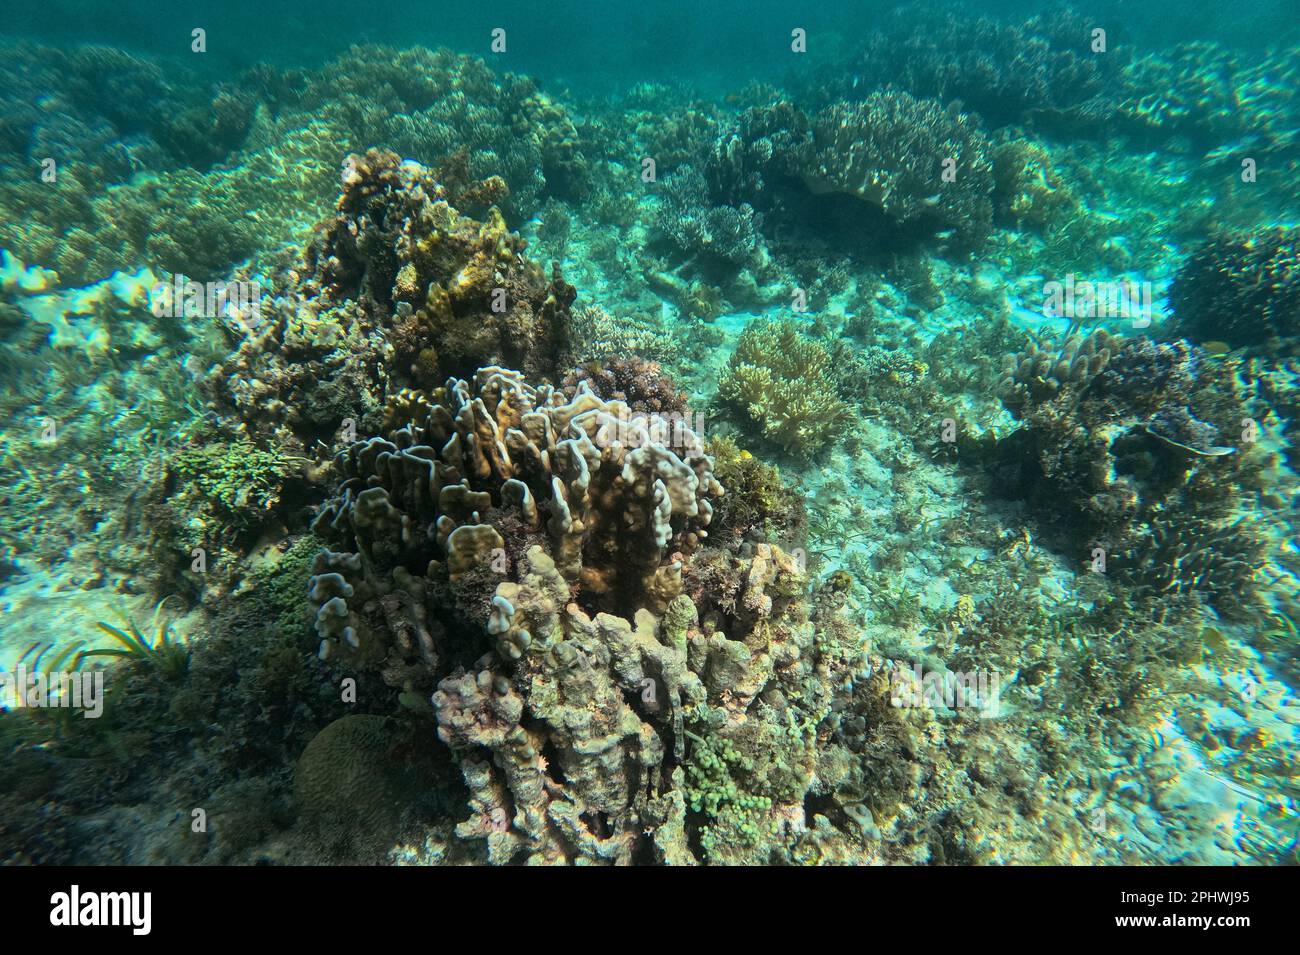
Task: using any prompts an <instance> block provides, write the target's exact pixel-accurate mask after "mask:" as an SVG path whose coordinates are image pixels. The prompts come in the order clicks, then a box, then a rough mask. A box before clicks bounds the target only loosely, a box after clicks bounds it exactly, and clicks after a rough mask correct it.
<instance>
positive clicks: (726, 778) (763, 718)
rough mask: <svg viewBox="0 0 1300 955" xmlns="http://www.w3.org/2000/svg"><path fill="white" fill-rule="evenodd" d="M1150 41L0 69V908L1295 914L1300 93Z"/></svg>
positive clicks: (777, 12)
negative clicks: (600, 886)
mask: <svg viewBox="0 0 1300 955" xmlns="http://www.w3.org/2000/svg"><path fill="white" fill-rule="evenodd" d="M1178 9H1179V11H1180V12H1179V13H1178V15H1177V16H1171V15H1170V13H1171V11H1170V9H1168V8H1163V7H1161V6H1160V5H1151V4H1142V5H1136V4H1131V3H1127V2H1114V3H1108V4H1101V3H1098V4H1079V5H1075V6H1073V7H1062V8H1059V9H1056V10H1054V11H1052V12H1050V13H1044V12H1040V11H1038V10H1037V9H1036V8H1035V5H1029V4H1017V3H991V2H990V3H981V4H969V5H956V4H953V5H943V6H941V7H939V8H938V9H935V8H933V7H932V6H927V5H915V6H907V5H901V6H900V5H895V4H884V3H881V4H874V3H862V4H856V3H855V4H825V3H822V4H768V3H758V4H754V3H749V4H736V3H722V4H713V5H710V6H709V7H708V8H707V9H705V8H702V7H700V6H699V5H690V4H683V3H651V4H643V5H629V4H621V5H597V4H590V3H579V2H568V3H557V4H551V5H548V6H546V7H544V8H543V7H542V6H540V5H537V4H494V5H493V6H492V9H491V10H489V11H484V10H482V9H479V8H477V7H471V5H468V4H453V3H447V4H432V5H431V4H427V3H422V4H413V3H412V4H406V3H391V4H380V5H378V6H374V7H367V8H365V9H364V11H363V10H362V9H361V8H359V7H357V6H356V5H354V4H353V5H343V4H331V3H324V4H322V3H316V4H312V5H310V6H307V5H297V4H284V5H280V6H277V7H275V8H274V10H273V11H268V9H267V8H266V7H265V6H259V5H253V4H242V3H230V4H221V5H213V4H188V5H181V6H180V7H179V8H178V7H176V6H171V7H169V8H168V10H167V12H166V13H165V14H160V13H159V12H158V11H157V9H156V5H154V4H144V3H126V4H119V5H116V6H115V7H114V8H113V9H112V10H111V11H110V10H108V9H107V8H103V9H101V8H97V7H95V6H93V5H86V4H84V3H73V2H65V3H47V4H42V5H40V6H39V7H36V6H35V5H30V6H28V7H22V6H20V7H19V8H18V9H15V10H14V11H12V12H11V14H10V15H8V16H7V18H6V20H5V23H4V26H3V32H0V49H3V53H4V56H3V58H0V72H2V73H3V74H4V75H3V80H4V82H3V83H0V167H2V171H3V176H0V209H2V211H3V214H2V215H0V253H2V254H0V369H3V374H4V380H5V384H6V387H5V389H4V390H3V392H0V400H2V401H3V418H0V485H2V486H3V487H4V489H5V490H4V498H5V506H4V508H3V510H2V511H0V706H3V712H2V713H0V743H2V744H3V745H2V746H0V751H2V752H3V756H2V757H0V758H2V759H3V760H4V763H3V771H0V812H2V814H3V817H4V818H5V819H7V820H13V822H12V824H11V825H9V826H7V827H6V828H4V831H3V833H0V855H3V858H4V859H5V861H11V862H34V863H68V862H87V861H92V860H93V861H96V862H129V863H157V864H168V863H170V864H179V863H187V864H190V863H208V864H223V863H224V864H252V863H259V862H272V863H313V864H339V863H355V862H383V863H388V864H458V863H473V864H505V863H521V862H525V861H528V862H565V863H577V862H593V861H594V862H610V863H633V864H693V863H709V864H741V865H768V864H773V865H776V864H854V865H875V864H889V863H902V864H915V865H935V864H962V865H987V864H1004V863H1008V864H1037V863H1057V864H1071V865H1119V864H1129V865H1152V864H1185V865H1217V864H1233V865H1271V864H1281V863H1291V862H1295V861H1296V851H1297V850H1296V846H1297V843H1296V839H1297V837H1298V835H1300V831H1298V828H1297V824H1296V819H1297V815H1296V804H1295V800H1296V798H1297V791H1296V784H1295V779H1296V759H1297V732H1298V729H1297V727H1300V701H1298V700H1297V698H1296V685H1297V680H1298V679H1300V662H1298V657H1297V652H1298V650H1297V647H1298V646H1300V644H1297V640H1300V635H1298V634H1297V631H1296V623H1295V621H1296V619H1297V616H1296V615H1297V607H1298V597H1297V579H1298V577H1300V555H1298V554H1297V539H1296V536H1295V529H1294V525H1293V515H1294V511H1295V505H1296V494H1297V488H1298V485H1297V477H1296V461H1297V450H1296V446H1295V442H1296V440H1297V430H1296V425H1295V420H1296V415H1297V395H1298V394H1300V391H1298V390H1297V384H1298V382H1297V375H1300V365H1298V364H1297V346H1298V344H1300V253H1298V252H1297V248H1298V246H1297V243H1298V241H1300V227H1298V226H1297V224H1296V223H1297V209H1298V207H1300V197H1298V196H1297V192H1296V188H1295V182H1296V175H1297V172H1298V171H1300V169H1298V168H1297V164H1298V163H1300V100H1297V97H1296V93H1295V90H1296V89H1297V84H1296V78H1297V77H1296V70H1297V63H1300V57H1298V56H1297V54H1298V53H1300V32H1298V31H1297V21H1296V18H1295V8H1294V5H1293V4H1289V3H1283V2H1277V3H1271V4H1257V5H1253V6H1252V7H1251V8H1250V9H1249V10H1241V9H1232V10H1223V9H1221V8H1220V5H1217V4H1205V5H1204V9H1202V10H1198V11H1197V14H1196V15H1195V16H1189V15H1187V14H1186V12H1185V10H1184V8H1182V7H1180V8H1178ZM124 766H130V767H132V771H131V772H129V773H126V772H121V771H120V769H121V767H124ZM196 809H202V811H203V812H202V815H203V819H204V822H203V824H202V825H201V826H199V827H198V828H187V829H186V830H185V832H186V833H188V835H183V834H182V833H180V832H179V831H172V830H173V828H174V827H175V825H178V824H177V823H175V820H176V819H182V818H183V819H185V820H191V819H192V818H194V817H193V813H194V811H195V810H196ZM186 825H187V826H188V822H187V823H186ZM87 831H93V832H94V833H96V835H95V836H94V837H93V838H86V837H85V836H84V833H85V832H87ZM189 836H195V838H189Z"/></svg>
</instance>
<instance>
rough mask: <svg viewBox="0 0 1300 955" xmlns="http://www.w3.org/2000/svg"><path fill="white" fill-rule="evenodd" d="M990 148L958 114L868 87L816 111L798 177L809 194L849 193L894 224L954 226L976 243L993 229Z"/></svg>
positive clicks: (934, 227) (932, 228) (933, 227)
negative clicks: (858, 96) (861, 94)
mask: <svg viewBox="0 0 1300 955" xmlns="http://www.w3.org/2000/svg"><path fill="white" fill-rule="evenodd" d="M990 148H991V147H990V145H989V143H988V141H987V139H985V137H984V134H983V133H982V132H980V130H979V128H978V127H977V126H976V124H975V122H974V121H973V120H972V119H971V118H970V117H969V116H968V115H966V114H965V113H961V112H958V111H957V110H955V109H951V108H950V109H946V110H945V109H944V107H943V106H942V104H941V103H939V102H938V101H934V100H919V99H915V98H913V97H912V96H909V95H908V94H906V93H894V92H889V93H873V94H872V95H871V96H869V97H868V98H867V99H866V100H865V101H864V102H862V103H836V104H834V105H832V106H829V107H827V108H826V109H825V110H823V111H822V112H820V113H818V114H817V116H816V117H815V118H814V120H813V123H812V145H811V149H810V150H809V152H808V154H807V158H806V160H805V162H804V164H803V168H802V176H803V180H804V183H805V184H806V185H807V186H808V188H809V189H810V190H811V191H813V192H814V193H818V194H825V193H846V194H848V195H852V196H855V197H857V198H859V199H862V200H863V201H865V202H867V203H869V204H870V205H872V206H874V207H877V208H879V209H880V210H881V211H882V212H883V213H884V214H885V216H886V218H887V219H888V220H889V221H890V222H891V223H893V224H894V225H895V226H898V227H902V228H911V227H922V228H925V227H927V226H928V228H929V229H930V231H941V230H943V229H949V230H955V231H956V232H957V233H958V234H959V235H960V236H961V237H962V239H963V241H964V242H966V243H969V244H978V243H979V242H981V241H982V240H983V239H984V237H985V236H986V235H987V234H988V232H989V229H990V228H991V227H992V215H993V206H992V202H991V201H990V196H991V194H992V192H993V167H992V163H991V161H990V158H989V152H990Z"/></svg>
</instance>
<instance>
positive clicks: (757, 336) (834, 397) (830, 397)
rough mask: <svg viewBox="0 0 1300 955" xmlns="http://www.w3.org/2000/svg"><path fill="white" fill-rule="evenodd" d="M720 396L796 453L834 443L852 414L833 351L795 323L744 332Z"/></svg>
mask: <svg viewBox="0 0 1300 955" xmlns="http://www.w3.org/2000/svg"><path fill="white" fill-rule="evenodd" d="M718 398H719V400H721V401H722V402H723V403H724V404H727V405H729V406H730V407H733V408H735V409H736V410H738V411H739V412H741V413H742V414H743V415H745V416H746V417H747V418H748V419H749V420H750V421H751V422H752V423H753V424H755V425H757V426H758V428H759V429H760V433H761V434H762V436H763V437H764V438H765V439H767V440H769V441H771V442H773V443H774V444H777V445H779V446H780V447H782V448H784V449H785V450H786V451H788V452H790V453H791V454H795V455H798V456H801V457H812V456H814V455H815V454H817V453H818V452H820V451H823V450H825V449H828V448H830V447H832V446H833V445H834V444H835V443H836V441H837V440H838V439H839V437H840V436H841V434H842V433H843V432H844V431H845V430H846V429H847V428H848V427H849V424H850V421H851V420H852V416H851V413H850V410H849V407H848V405H847V404H846V403H845V402H844V401H843V400H842V399H841V398H840V396H839V394H838V393H837V391H836V386H835V377H834V375H833V373H832V370H831V355H830V352H828V351H827V350H826V349H825V348H824V347H823V346H822V345H821V344H820V343H819V342H817V341H816V340H815V339H811V338H807V337H805V336H804V335H801V334H800V333H799V330H798V327H797V326H796V325H795V324H794V323H793V322H776V323H754V324H751V325H749V326H748V327H747V328H746V329H745V331H744V332H743V333H742V334H741V336H740V341H739V343H738V344H737V345H736V351H735V353H734V354H733V355H732V356H731V359H730V361H728V363H727V371H726V373H725V374H724V375H723V377H722V381H721V382H720V383H719V385H718Z"/></svg>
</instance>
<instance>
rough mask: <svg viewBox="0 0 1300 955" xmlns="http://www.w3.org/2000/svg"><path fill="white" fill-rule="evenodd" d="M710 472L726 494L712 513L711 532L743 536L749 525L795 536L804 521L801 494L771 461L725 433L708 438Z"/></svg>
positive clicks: (805, 519) (769, 532) (805, 521)
mask: <svg viewBox="0 0 1300 955" xmlns="http://www.w3.org/2000/svg"><path fill="white" fill-rule="evenodd" d="M708 453H709V454H710V455H712V457H713V473H714V474H715V475H716V476H717V478H718V480H719V481H720V482H721V483H722V486H723V487H725V488H726V489H727V495H726V496H725V497H724V498H722V500H721V502H720V503H719V505H718V508H717V510H716V511H715V513H714V515H713V533H714V534H717V535H720V536H725V535H728V534H731V535H735V536H736V537H742V538H743V537H744V536H745V535H746V533H747V532H748V531H750V530H751V529H755V528H756V529H758V530H760V531H762V532H764V534H766V535H769V536H772V535H775V536H778V537H779V536H798V535H799V534H800V533H801V532H802V531H803V529H804V527H805V526H806V524H807V516H806V514H805V513H804V509H803V498H802V496H801V495H800V494H798V493H797V492H795V491H794V490H792V489H791V488H789V487H786V485H785V483H784V482H783V481H782V480H781V472H780V471H779V470H778V469H777V467H776V466H775V465H772V464H768V463H767V462H766V461H761V460H759V459H758V458H756V457H754V455H752V454H750V453H749V452H748V451H746V450H745V449H744V448H742V447H740V446H739V445H738V444H736V442H735V441H733V440H732V439H731V438H729V437H727V436H726V435H718V436H717V437H714V438H711V439H710V440H709V444H708Z"/></svg>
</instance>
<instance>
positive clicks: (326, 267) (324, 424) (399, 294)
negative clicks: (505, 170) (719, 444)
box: [207, 150, 576, 453]
mask: <svg viewBox="0 0 1300 955" xmlns="http://www.w3.org/2000/svg"><path fill="white" fill-rule="evenodd" d="M350 163H351V167H350V169H349V172H348V176H347V177H346V179H345V181H344V184H343V193H342V196H341V197H340V199H339V203H338V209H337V212H336V214H335V215H334V217H332V218H331V219H330V220H328V221H327V222H326V223H325V224H324V225H323V226H322V227H321V228H320V229H319V231H318V233H317V236H316V238H315V240H314V241H313V243H312V245H311V247H310V248H309V249H308V251H307V254H306V257H305V261H304V262H303V263H302V265H301V266H300V267H299V268H300V270H301V271H299V270H290V271H289V272H288V275H287V277H286V279H285V282H284V284H283V285H282V286H280V287H277V289H276V294H274V295H273V296H270V297H269V301H267V300H264V301H263V305H262V308H263V310H264V313H265V314H264V315H263V323H262V325H261V327H260V328H258V329H256V330H255V332H254V333H253V334H249V335H247V336H246V337H245V339H244V341H243V342H242V343H240V344H239V347H238V349H237V350H236V351H235V352H234V353H233V354H232V355H231V357H230V358H229V359H227V360H226V361H225V362H223V363H222V364H221V365H220V366H219V367H217V368H216V369H214V370H213V372H212V374H211V375H209V377H208V381H207V385H208V388H209V389H210V391H211V393H212V396H213V401H214V403H215V405H216V407H218V408H221V409H225V410H229V411H230V412H233V413H234V414H235V415H236V416H237V417H238V418H240V419H242V420H243V422H244V427H245V428H246V429H247V430H248V431H249V433H250V434H251V435H255V436H257V437H259V438H262V439H273V440H275V441H276V442H277V443H278V444H279V445H280V446H281V447H283V448H286V449H292V450H293V451H294V452H296V453H302V452H303V451H308V450H310V449H313V448H314V446H315V443H316V442H318V441H319V442H325V443H326V444H327V445H328V444H329V443H331V441H332V435H333V434H334V433H335V432H336V431H337V430H338V429H339V428H340V427H342V426H343V422H344V421H345V420H347V419H351V420H352V421H353V422H354V423H355V424H356V425H357V427H358V429H360V430H361V431H362V432H364V431H365V430H366V429H372V430H377V429H378V427H379V425H380V424H381V423H382V420H383V415H384V411H385V409H386V408H387V407H388V406H389V404H390V402H393V401H396V400H398V398H399V393H400V392H402V391H403V390H404V389H415V390H427V389H431V388H433V387H435V386H436V383H437V382H439V381H441V377H440V376H442V375H444V374H450V373H455V372H458V371H464V370H465V369H467V368H468V369H470V370H472V369H473V368H475V367H477V366H478V365H479V364H490V363H492V362H494V361H516V362H518V363H519V364H522V365H523V366H524V367H525V368H526V369H528V370H529V371H530V372H531V373H534V374H536V375H538V376H539V377H546V376H552V375H555V374H556V373H557V370H558V369H559V368H562V367H564V365H565V364H566V363H565V362H563V361H562V360H561V359H562V355H563V354H564V352H565V348H566V342H567V335H568V321H569V307H570V306H571V305H572V303H573V300H574V298H575V296H576V291H575V290H574V288H573V287H572V286H571V285H568V284H567V283H565V282H564V280H563V279H562V278H561V277H560V275H559V272H558V269H555V270H553V271H552V273H551V275H550V277H549V281H548V278H547V276H546V275H545V274H544V273H543V271H542V269H541V268H540V266H538V265H537V264H536V263H534V262H532V261H531V260H529V259H528V258H527V257H526V256H525V255H524V252H523V248H524V243H523V241H522V240H521V239H519V238H518V237H517V236H515V235H514V234H512V233H511V232H509V231H508V230H507V229H506V226H505V222H504V221H503V220H502V218H501V216H500V215H499V214H498V213H496V212H495V211H492V212H490V213H489V216H488V220H487V221H486V222H479V221H476V220H473V219H469V218H467V217H465V216H462V215H460V213H458V212H457V211H456V210H455V209H454V208H453V207H452V206H451V205H450V204H449V203H448V201H447V199H446V195H445V191H444V189H443V187H442V185H441V184H440V183H439V182H438V181H437V180H436V179H434V178H433V176H432V174H431V173H429V172H428V171H427V170H426V169H424V168H423V167H422V166H420V165H418V164H416V163H413V162H403V161H401V160H399V158H398V157H397V155H396V154H395V153H391V152H381V151H378V150H372V151H371V152H369V153H367V154H366V155H365V156H354V157H352V158H351V160H350Z"/></svg>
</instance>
